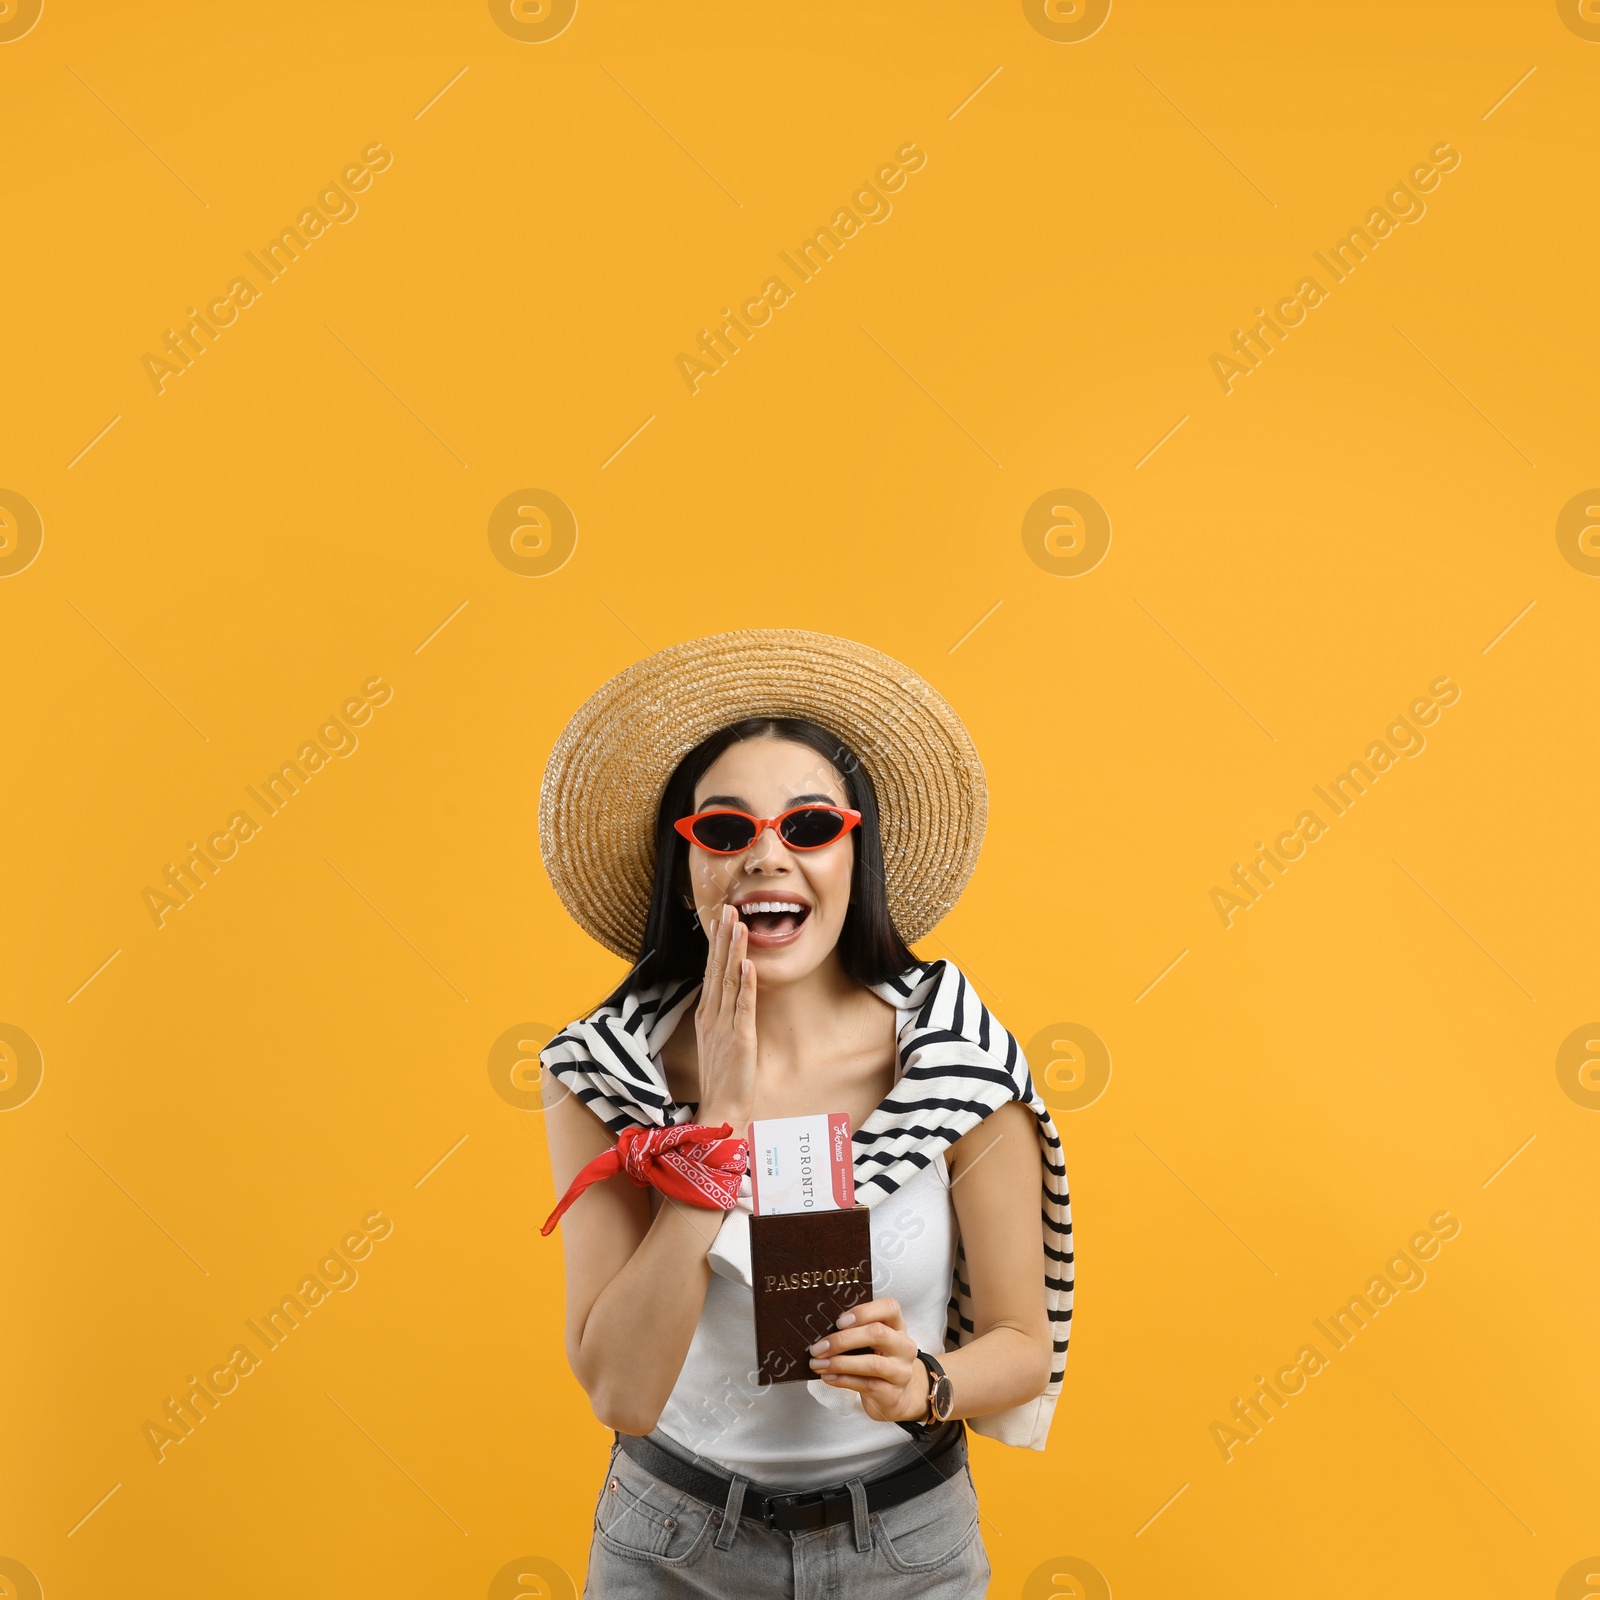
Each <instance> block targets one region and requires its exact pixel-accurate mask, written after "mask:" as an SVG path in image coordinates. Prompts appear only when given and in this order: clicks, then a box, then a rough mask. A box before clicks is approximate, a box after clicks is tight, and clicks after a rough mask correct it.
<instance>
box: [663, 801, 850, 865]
mask: <svg viewBox="0 0 1600 1600" xmlns="http://www.w3.org/2000/svg"><path fill="white" fill-rule="evenodd" d="M860 820H861V813H860V812H859V811H850V810H847V809H846V808H845V807H843V806H795V807H794V809H793V810H791V811H784V812H782V813H780V814H779V815H778V816H776V817H752V816H751V815H750V813H749V812H748V811H697V812H696V813H695V814H694V816H692V817H680V818H679V819H678V821H676V822H675V823H673V827H674V828H676V829H677V830H678V832H679V833H681V834H682V835H683V836H684V838H685V839H687V840H688V841H689V842H690V843H691V844H697V845H699V846H700V848H701V849H702V850H709V851H710V852H711V854H712V855H714V856H736V855H739V854H740V853H741V852H743V851H745V850H748V849H749V848H750V846H751V845H753V844H754V843H755V842H756V840H757V839H759V838H760V837H761V830H762V829H763V828H771V829H773V830H774V831H775V832H776V833H777V835H778V837H779V838H780V839H782V840H783V842H784V843H785V844H786V845H787V846H788V847H789V848H790V849H791V850H820V849H821V848H822V847H823V846H824V845H828V844H832V843H833V842H834V840H835V839H842V838H843V837H844V836H845V835H846V834H847V833H848V832H849V831H850V830H851V829H852V828H853V827H855V825H856V824H857V823H858V822H860Z"/></svg>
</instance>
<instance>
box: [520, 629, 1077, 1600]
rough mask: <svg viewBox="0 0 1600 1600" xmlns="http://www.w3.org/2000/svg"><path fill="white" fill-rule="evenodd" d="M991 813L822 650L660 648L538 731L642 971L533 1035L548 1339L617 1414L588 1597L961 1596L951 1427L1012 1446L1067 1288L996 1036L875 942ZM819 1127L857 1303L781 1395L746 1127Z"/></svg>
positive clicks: (599, 933) (565, 811)
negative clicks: (851, 1224)
mask: <svg viewBox="0 0 1600 1600" xmlns="http://www.w3.org/2000/svg"><path fill="white" fill-rule="evenodd" d="M880 803H881V807H882V809H881V813H880ZM986 811H987V800H986V793H985V789H984V781H983V772H982V767H981V765H980V764H979V762H978V759H977V754H976V751H975V750H974V749H973V747H972V744H971V741H970V739H969V738H968V737H967V734H966V731H965V729H964V728H962V726H961V724H960V721H959V719H958V718H957V717H956V716H955V713H954V712H953V711H952V710H951V709H950V708H949V706H948V705H946V704H945V702H944V701H943V700H942V699H941V698H940V697H939V696H938V695H937V694H936V693H935V692H934V691H933V690H932V689H931V688H930V687H929V686H928V685H927V684H925V683H922V682H921V681H920V680H918V679H916V678H915V676H914V675H913V674H911V673H910V672H909V671H908V670H907V669H906V668H905V667H903V666H901V665H900V664H899V663H898V662H895V661H892V660H890V658H888V657H886V656H882V655H880V654H879V653H878V652H876V651H872V650H868V649H866V648H865V647H863V646H861V645H857V644H854V643H851V642H850V641H848V640H841V639H834V638H831V637H829V636H827V635H821V634H813V633H803V632H799V631H796V630H780V629H771V630H758V631H749V632H743V633H736V634H726V635H720V636H717V637H714V638H711V639H703V640H697V641H693V642H692V643H690V644H687V645H680V646H676V647H673V648H672V649H669V650H665V651H661V652H658V653H657V654H656V655H655V656H652V657H650V658H648V659H647V660H646V661H643V662H640V663H637V664H636V665H635V666H634V667H631V668H629V669H628V670H627V671H626V672H624V673H622V674H621V675H619V677H617V678H616V679H613V680H612V682H611V683H609V684H607V685H606V686H605V687H604V688H603V689H602V690H601V691H600V692H599V693H597V694H596V695H595V696H594V697H593V698H592V699H591V700H590V701H589V702H588V703H587V704H586V705H585V706H584V707H583V708H582V709H581V710H580V711H579V712H578V714H577V715H576V716H575V717H574V718H573V720H572V723H571V724H570V725H569V726H568V728H567V730H566V732H565V733H564V734H563V735H562V738H561V740H560V741H559V742H558V744H557V746H556V750H555V752H554V753H553V755H552V756H551V760H550V764H549V767H548V769H547V771H546V775H545V781H544V785H543V788H542V790H541V796H540V838H541V845H542V848H543V851H544V856H545V862H546V865H547V867H548V869H549V871H550V874H551V878H552V881H553V882H554V884H555V886H556V889H557V891H558V893H559V894H560V895H561V898H562V900H563V901H564V903H565V904H566V905H567V907H568V909H569V910H570V911H571V912H572V913H573V915H574V917H575V918H576V919H577V920H578V921H579V923H580V924H581V925H582V926H583V927H584V928H585V929H586V930H587V931H589V932H590V933H592V934H593V935H594V936H595V937H596V938H598V939H599V940H600V941H601V942H602V943H604V944H606V945H607V946H608V948H610V949H612V950H613V951H615V952H616V953H618V954H622V955H625V956H626V957H628V958H629V959H632V960H634V961H635V963H636V964H635V966H634V968H633V969H632V971H631V972H630V973H629V974H628V976H627V977H626V978H625V979H624V980H623V982H622V984H621V985H620V986H619V987H618V989H617V990H616V991H615V993H613V994H612V995H611V996H610V997H609V999H608V1000H607V1001H605V1002H604V1003H603V1004H602V1005H601V1006H600V1007H598V1008H597V1009H596V1010H595V1011H594V1012H593V1013H591V1014H590V1016H588V1017H587V1018H585V1019H583V1020H582V1021H579V1022H575V1023H573V1024H571V1025H570V1026H569V1027H568V1028H566V1029H565V1030H563V1032H562V1033H560V1034H559V1035H557V1037H556V1038H555V1039H554V1040H552V1041H551V1043H550V1044H549V1045H548V1046H547V1047H546V1048H545V1050H544V1051H543V1052H542V1053H541V1060H542V1062H543V1064H544V1065H545V1067H546V1068H548V1071H547V1072H546V1073H545V1074H544V1078H543V1082H544V1086H545V1091H544V1100H545V1106H546V1112H547V1115H546V1126H547V1130H548V1136H549V1141H550V1154H551V1165H552V1170H553V1174H554V1178H555V1183H556V1188H557V1192H558V1193H561V1192H564V1194H565V1198H564V1199H563V1201H562V1203H561V1205H560V1206H558V1208H557V1211H556V1213H555V1214H553V1215H552V1217H551V1219H550V1221H549V1222H548V1223H547V1224H546V1227H545V1231H546V1232H547V1233H548V1232H549V1231H550V1229H551V1228H552V1227H554V1225H555V1223H556V1221H557V1219H558V1218H564V1223H565V1230H566V1235H567V1243H566V1274H567V1350H568V1357H569V1359H570V1361H571V1363H572V1368H573V1371H574V1373H575V1374H576V1376H577V1378H578V1380H579V1381H580V1382H581V1383H582V1384H583V1386H584V1388H585V1390H586V1391H587V1393H588V1394H589V1397H590V1400H591V1402H592V1404H593V1406H594V1409H595V1414H596V1415H597V1416H598V1417H599V1419H600V1420H601V1421H602V1422H603V1423H605V1424H606V1425H607V1426H608V1427H610V1428H612V1429H613V1430H614V1431H615V1434H616V1440H615V1442H614V1445H613V1448H612V1454H611V1461H610V1465H609V1468H608V1472H607V1477H606V1482H605V1485H604V1487H603V1488H602V1489H601V1492H600V1496H599V1503H598V1505H597V1507H596V1513H595V1533H594V1541H593V1544H592V1547H591V1551H590V1566H589V1579H588V1584H587V1587H586V1589H585V1594H586V1595H597V1596H601V1597H604V1600H629V1597H631V1596H636V1595H637V1596H669V1595H726V1596H736V1595H737V1596H746V1595H761V1594H769V1593H770V1594H794V1595H801V1594H812V1593H822V1592H824V1591H826V1592H828V1593H838V1594H844V1595H862V1596H873V1597H878V1596H882V1597H885V1600H887V1597H892V1596H900V1595H907V1596H909V1595H912V1594H915V1595H917V1596H918V1597H920V1600H942V1597H945V1596H949V1597H952V1600H953V1597H956V1596H968V1595H978V1594H982V1593H984V1592H985V1587H986V1584H987V1580H988V1577H989V1563H988V1558H987V1555H986V1553H985V1551H984V1546H983V1541H982V1537H981V1535H980V1533H979V1529H978V1514H977V1497H976V1491H975V1489H974V1487H973V1484H972V1478H971V1474H970V1471H969V1470H968V1468H967V1464H966V1447H965V1433H964V1427H963V1423H962V1421H961V1420H960V1419H963V1418H971V1419H974V1420H973V1426H974V1427H975V1428H977V1429H979V1430H980V1431H983V1432H985V1433H988V1434H991V1435H992V1436H993V1437H996V1438H998V1439H1001V1440H1003V1441H1004V1442H1007V1443H1011V1444H1017V1445H1021V1446H1026V1447H1032V1448H1035V1449H1043V1448H1044V1444H1045V1438H1046V1435H1047V1433H1048V1429H1049V1422H1050V1417H1051V1414H1052V1411H1053V1408H1054V1403H1055V1398H1056V1395H1057V1393H1058V1392H1059V1389H1060V1384H1061V1377H1062V1363H1063V1361H1064V1359H1065V1351H1066V1344H1067V1332H1068V1327H1069V1319H1070V1315H1071V1290H1072V1267H1071V1218H1070V1209H1069V1202H1068V1197H1067V1189H1066V1177H1065V1170H1064V1168H1063V1166H1062V1164H1061V1157H1060V1143H1059V1140H1058V1139H1057V1137H1056V1134H1055V1129H1054V1127H1053V1126H1052V1124H1051V1121H1050V1117H1049V1114H1048V1112H1047V1111H1046V1109H1045V1107H1044V1104H1043V1101H1042V1100H1041V1099H1040V1098H1039V1096H1038V1095H1037V1093H1036V1092H1035V1090H1034V1088H1033V1085H1032V1082H1031V1079H1030V1078H1029V1075H1028V1071H1027V1065H1026V1063H1025V1062H1024V1061H1023V1059H1022V1055H1021V1052H1020V1051H1019V1050H1018V1049H1017V1046H1016V1041H1015V1040H1014V1039H1012V1037H1011V1036H1010V1034H1009V1033H1007V1032H1006V1030H1005V1029H1004V1028H1002V1027H1001V1026H1000V1025H999V1023H998V1022H996V1021H995V1020H994V1019H993V1018H992V1017H991V1016H990V1014H989V1012H988V1011H987V1010H986V1009H985V1008H984V1007H983V1005H982V1004H981V1002H979V1001H978V999H977V997H976V995H975V994H973V993H972V991H971V989H970V987H969V986H968V985H967V983H966V981H965V979H964V978H963V977H962V975H961V974H960V973H959V972H958V971H957V970H956V969H955V968H954V967H953V966H951V965H950V964H949V963H948V962H942V961H935V962H929V963H923V962H920V961H919V960H918V959H917V958H916V957H915V956H914V955H913V954H912V953H911V951H910V950H909V948H908V947H907V944H906V943H905V942H904V941H905V940H906V939H919V938H921V937H923V936H924V935H925V934H926V933H927V931H928V930H929V929H930V928H931V927H932V926H933V925H934V924H935V923H936V922H937V921H938V920H939V918H940V917H941V916H942V915H943V914H944V912H945V911H947V910H948V909H949V907H950V905H952V904H953V903H954V901H955V899H956V896H957V895H958V894H959V893H960V890H961V888H962V886H963V885H964V884H965V882H966V879H967V877H968V876H969V875H970V873H971V870H972V867H973V865H974V863H975V861H976V857H977V851H978V847H979V844H980V843H981V840H982V833H983V824H984V819H985V816H986ZM825 1112H842V1113H844V1114H846V1115H847V1116H848V1119H849V1125H850V1129H851V1131H852V1146H851V1149H852V1153H853V1157H854V1168H855V1182H856V1200H857V1202H858V1203H861V1204H865V1205H866V1206H868V1207H870V1208H871V1210H870V1221H871V1246H872V1275H873V1286H872V1295H873V1298H871V1299H870V1300H868V1301H866V1302H865V1303H863V1304H860V1305H858V1306H856V1307H855V1308H854V1309H853V1311H851V1312H846V1313H844V1314H843V1315H842V1316H840V1317H839V1318H838V1321H837V1324H836V1325H835V1328H834V1329H828V1330H825V1333H824V1337H822V1338H820V1339H818V1340H817V1341H816V1342H815V1343H814V1344H813V1345H812V1346H811V1349H810V1356H809V1363H810V1369H811V1373H812V1376H811V1377H810V1379H809V1381H803V1382H802V1381H793V1382H776V1383H767V1382H762V1381H761V1378H760V1374H758V1373H757V1372H756V1371H753V1370H752V1369H753V1368H754V1367H755V1365H756V1350H755V1341H754V1336H753V1332H752V1324H753V1299H752V1287H751V1274H750V1261H749V1251H750V1242H749V1212H750V1207H751V1199H750V1196H751V1185H750V1177H749V1174H748V1172H747V1171H746V1170H745V1168H746V1165H747V1152H746V1149H745V1146H744V1144H743V1138H742V1136H743V1135H744V1133H745V1130H746V1128H747V1125H748V1123H749V1122H750V1121H751V1119H752V1118H760V1119H764V1118H773V1117H790V1116H804V1115H814V1114H818V1113H825ZM1002 1147H1003V1148H1002ZM997 1151H999V1152H1000V1159H997V1160H988V1159H986V1158H987V1157H989V1156H991V1155H993V1154H995V1153H996V1152H997ZM1041 1188H1042V1190H1043V1194H1044V1200H1043V1205H1042V1208H1041ZM580 1194H581V1196H582V1199H581V1203H576V1204H575V1203H574V1202H576V1201H578V1198H579V1196H580ZM891 1291H892V1292H891ZM830 1585H831V1586H832V1587H830Z"/></svg>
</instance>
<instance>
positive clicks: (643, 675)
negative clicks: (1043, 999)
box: [539, 628, 989, 961]
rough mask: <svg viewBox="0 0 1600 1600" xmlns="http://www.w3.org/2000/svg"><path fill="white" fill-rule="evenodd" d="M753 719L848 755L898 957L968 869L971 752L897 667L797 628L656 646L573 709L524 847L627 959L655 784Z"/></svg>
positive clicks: (978, 794)
mask: <svg viewBox="0 0 1600 1600" xmlns="http://www.w3.org/2000/svg"><path fill="white" fill-rule="evenodd" d="M753 716H774V717H805V718H808V719H809V720H810V721H812V722H816V723H819V724H820V725H821V726H822V727H824V728H826V729H828V731H829V732H830V733H836V734H838V735H839V737H840V738H841V739H842V740H843V741H844V742H845V744H847V745H848V746H849V747H850V749H851V750H852V751H854V752H855V754H856V755H857V756H858V757H859V758H860V760H861V763H862V765H863V766H864V767H865V768H866V770H867V773H868V775H869V776H870V777H871V779H872V786H873V789H874V790H875V791H876V793H877V797H878V810H879V813H880V825H881V831H882V836H883V858H884V866H885V872H886V876H887V890H888V899H889V912H890V915H891V916H892V917H893V918H894V923H895V927H896V928H898V929H899V931H900V936H901V938H902V939H904V940H905V941H906V943H907V944H914V943H915V942H916V941H917V940H919V939H921V938H923V937H924V936H925V935H926V934H927V933H928V932H929V931H930V930H931V929H933V928H934V927H936V926H937V925H938V922H939V920H940V918H941V917H943V916H944V914H945V913H946V912H947V911H948V910H949V909H950V908H951V906H953V905H954V904H955V903H956V899H957V897H958V896H959V895H960V893H961V891H962V889H963V888H964V887H965V885H966V882H967V879H968V878H969V877H970V876H971V875H972V869H973V867H974V866H975V865H976V864H977V860H978V848H979V846H980V845H981V844H982V843H983V830H984V823H985V821H986V820H987V817H988V812H989V798H988V790H987V788H986V786H985V783H984V777H983V764H982V762H980V761H979V759H978V752H977V749H976V748H975V747H974V745H973V743H972V739H971V737H970V736H969V735H968V733H967V730H966V729H965V728H964V727H963V726H962V725H961V719H960V718H959V717H958V716H957V715H956V714H955V712H954V711H952V710H951V708H950V706H949V705H948V704H947V703H946V701H945V699H944V697H943V696H942V695H941V694H939V692H938V691H937V690H936V689H934V688H933V686H932V685H931V684H928V683H926V682H925V681H924V680H923V679H921V678H919V677H918V676H917V674H916V673H914V672H913V671H912V670H911V669H910V668H909V667H906V666H902V665H901V663H900V662H898V661H896V660H894V658H893V657H891V656H886V655H884V654H883V653H882V652H881V651H878V650H872V649H869V648H868V647H867V646H866V645H863V644H856V643H855V642H854V641H853V640H850V639H838V638H835V637H833V636H832V635H831V634H826V633H809V632H806V631H804V630H802V629H799V628H746V629H741V630H739V631H738V632H736V633H719V634H713V635H712V636H711V637H709V638H705V639H691V640H690V641H689V642H688V643H687V644H677V645H671V646H669V647H668V648H667V649H665V650H658V651H656V653H655V654H654V655H651V656H646V657H645V659H644V660H643V661H636V662H635V663H634V664H633V665H632V666H631V667H628V668H627V669H626V670H625V671H623V672H619V673H618V674H617V675H616V677H614V678H612V679H611V681H610V682H609V683H606V684H604V685H602V686H601V688H599V689H598V690H597V691H596V692H595V693H594V694H593V695H592V696H590V698H589V699H588V700H586V701H585V702H584V703H583V705H582V706H580V707H579V708H578V711H577V714H576V715H575V716H574V717H573V719H572V720H571V722H569V723H568V724H567V726H566V729H565V731H564V732H563V733H562V735H561V737H560V738H559V739H557V740H556V745H555V749H554V750H552V751H551V753H550V760H549V762H548V764H547V765H546V767H545V771H544V782H543V783H542V784H541V785H540V788H539V848H540V850H541V852H542V853H543V855H544V864H545V870H546V871H547V872H548V873H549V874H550V881H551V883H552V884H553V885H554V886H555V891H556V893H557V894H558V895H559V896H560V897H561V903H562V904H563V905H564V906H566V908H567V910H568V911H570V912H571V913H572V916H573V918H574V920H575V921H576V922H577V923H578V925H579V926H580V927H581V928H582V929H583V930H584V932H585V933H587V934H589V935H591V936H592V937H593V938H595V939H597V940H599V942H600V943H601V944H603V945H604V946H605V947H606V948H607V949H608V950H610V951H612V952H613V953H614V954H616V955H619V956H621V957H622V958H623V959H624V960H627V961H634V960H637V959H638V956H639V953H640V950H641V947H642V945H643V943H644V931H645V923H646V920H647V918H648V915H649V909H650V886H651V882H652V878H653V875H654V870H655V823H656V809H657V807H658V806H659V805H660V803H661V794H662V791H663V790H664V789H665V788H666V784H667V779H668V778H670V777H671V776H672V773H673V770H674V769H675V768H676V767H677V765H678V763H679V762H680V761H681V760H682V759H683V757H684V756H686V755H687V754H688V753H689V752H690V751H691V750H693V749H694V748H695V746H696V745H698V744H699V743H700V742H701V741H702V740H703V739H706V738H708V737H710V735H711V734H713V733H715V732H717V730H718V729H719V728H725V727H727V726H728V725H729V724H730V723H734V722H739V721H741V720H742V719H744V718H745V717H753Z"/></svg>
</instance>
